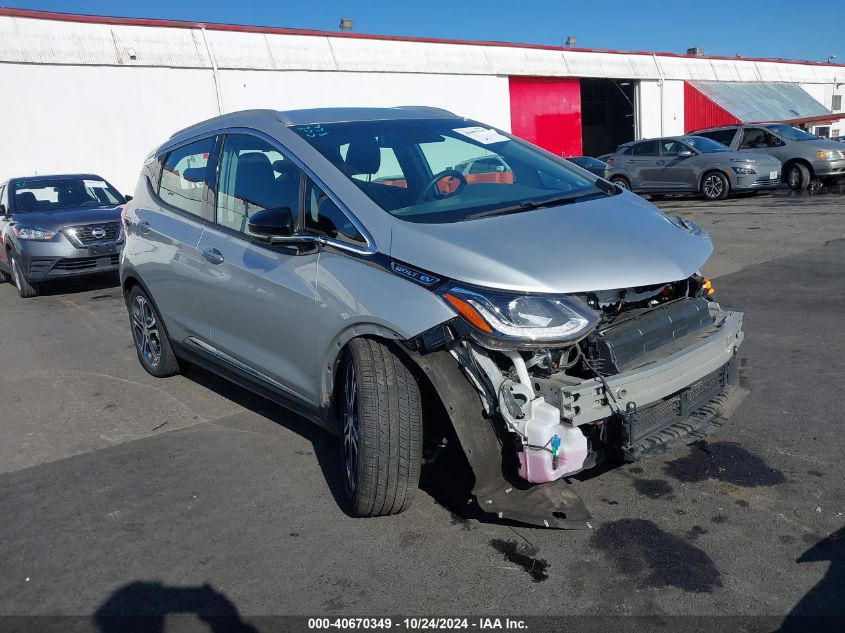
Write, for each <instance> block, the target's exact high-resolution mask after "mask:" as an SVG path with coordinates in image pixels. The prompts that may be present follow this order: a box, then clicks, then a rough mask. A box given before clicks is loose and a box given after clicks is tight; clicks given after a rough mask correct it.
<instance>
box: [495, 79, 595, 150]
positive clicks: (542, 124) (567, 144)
mask: <svg viewBox="0 0 845 633" xmlns="http://www.w3.org/2000/svg"><path fill="white" fill-rule="evenodd" d="M510 98H511V131H512V132H513V134H515V135H516V136H519V137H522V138H524V139H525V140H527V141H530V142H532V143H534V144H536V145H539V146H540V147H542V148H543V149H546V150H548V151H550V152H553V153H555V154H557V155H558V156H561V155H564V156H580V155H581V84H580V82H579V80H578V79H569V78H567V79H561V78H559V77H511V78H510Z"/></svg>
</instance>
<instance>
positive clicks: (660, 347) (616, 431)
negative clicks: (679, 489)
mask: <svg viewBox="0 0 845 633" xmlns="http://www.w3.org/2000/svg"><path fill="white" fill-rule="evenodd" d="M437 292H438V293H439V295H440V296H441V298H442V299H443V300H444V301H445V302H446V303H447V304H448V305H450V306H451V307H452V308H453V309H454V311H455V313H456V317H455V319H453V320H451V321H449V322H447V323H444V324H442V325H440V326H438V327H436V328H433V329H432V330H429V331H427V332H425V333H423V334H421V335H419V336H417V337H415V338H414V339H412V340H410V341H406V348H407V349H408V350H409V351H410V353H411V355H412V356H413V358H414V360H415V362H416V363H417V364H418V365H419V367H420V368H421V369H422V370H423V371H424V372H425V375H426V376H427V378H428V380H429V381H430V382H431V383H432V385H433V387H434V389H435V391H436V392H437V393H438V395H439V396H440V398H441V400H442V401H443V403H444V406H445V409H446V411H447V413H448V414H449V417H450V420H451V423H452V426H453V427H454V430H455V432H456V434H457V436H458V439H459V441H460V444H461V446H462V448H463V451H464V453H465V455H466V457H467V460H468V461H469V464H470V466H471V467H472V470H473V474H474V477H475V482H474V485H473V489H472V495H473V498H474V501H475V502H476V503H477V504H478V507H479V509H480V510H481V511H483V512H486V513H490V514H492V515H495V516H497V517H499V518H506V519H511V520H515V521H519V522H523V523H529V524H533V525H539V526H545V527H554V528H567V529H575V528H583V527H588V526H589V518H590V515H589V512H588V510H587V509H586V507H585V506H584V504H583V502H582V501H581V499H580V497H579V496H578V494H577V493H576V492H575V490H574V487H573V486H572V485H571V483H570V480H569V478H570V477H571V476H573V475H576V474H577V473H580V472H582V471H584V470H588V469H590V468H593V467H595V466H597V465H598V464H600V463H602V462H604V461H606V460H613V461H619V460H627V461H631V460H639V459H645V458H648V457H652V456H655V455H657V454H660V453H663V452H665V451H666V450H669V449H671V448H672V447H675V446H678V445H683V444H688V443H690V442H692V441H694V440H696V439H698V438H700V437H702V436H703V435H704V434H706V433H707V432H708V431H709V430H710V429H711V428H712V427H713V426H714V425H719V424H721V422H722V420H724V419H725V418H726V417H727V416H729V415H730V414H731V412H732V411H733V409H734V408H735V407H736V406H737V405H738V404H739V402H741V401H742V398H743V397H744V394H745V389H744V388H743V387H741V386H740V382H741V381H740V377H741V376H740V374H741V373H742V371H743V367H742V366H741V363H740V362H739V361H740V359H739V358H738V351H739V347H740V345H741V344H742V341H743V330H742V316H743V315H742V313H739V312H731V311H727V310H723V309H722V308H721V307H720V306H719V304H718V303H716V302H715V301H713V296H712V295H713V292H714V291H713V289H712V286H711V284H710V282H709V281H707V280H705V279H703V278H702V277H701V276H700V275H698V274H695V275H692V276H690V277H688V278H686V279H682V280H678V281H671V282H667V283H661V284H654V285H649V286H644V287H635V288H624V289H617V290H604V291H596V292H584V293H575V294H569V295H561V296H549V295H539V294H518V293H513V292H510V293H508V292H501V291H491V290H487V289H480V288H473V287H467V286H463V285H460V284H452V283H444V284H442V285H441V286H440V287H439V288H438V289H437Z"/></svg>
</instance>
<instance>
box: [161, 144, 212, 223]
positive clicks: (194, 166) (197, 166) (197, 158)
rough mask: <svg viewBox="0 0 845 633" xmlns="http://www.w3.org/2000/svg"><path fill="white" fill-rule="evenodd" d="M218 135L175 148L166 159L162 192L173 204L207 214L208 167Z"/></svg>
mask: <svg viewBox="0 0 845 633" xmlns="http://www.w3.org/2000/svg"><path fill="white" fill-rule="evenodd" d="M213 150H214V138H213V137H212V138H206V139H202V140H201V141H197V142H195V143H191V144H189V145H183V146H182V147H179V148H176V149H174V150H173V151H171V152H170V153H169V154H168V155H167V156H166V157H165V159H164V164H163V166H162V172H161V181H160V184H159V189H158V195H159V198H161V199H162V200H163V201H164V202H166V203H167V204H169V205H170V206H173V207H176V208H177V209H181V210H182V211H186V212H188V213H191V214H193V215H197V216H203V205H204V203H205V200H206V194H207V192H208V178H207V174H206V171H207V170H206V167H207V166H208V157H209V156H210V155H211V152H212V151H213Z"/></svg>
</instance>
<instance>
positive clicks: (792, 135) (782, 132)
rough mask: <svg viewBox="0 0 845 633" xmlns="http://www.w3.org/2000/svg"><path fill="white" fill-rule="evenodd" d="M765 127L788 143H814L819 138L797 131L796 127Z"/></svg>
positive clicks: (779, 124)
mask: <svg viewBox="0 0 845 633" xmlns="http://www.w3.org/2000/svg"><path fill="white" fill-rule="evenodd" d="M766 127H767V128H768V129H770V130H771V131H772V132H774V133H775V134H777V135H778V136H782V137H783V138H785V139H787V140H789V141H816V140H818V139H819V138H820V137H818V136H816V135H815V134H810V133H809V132H805V131H804V130H799V129H798V128H797V127H792V126H791V125H784V124H783V123H778V124H776V125H767V126H766Z"/></svg>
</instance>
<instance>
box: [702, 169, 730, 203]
mask: <svg viewBox="0 0 845 633" xmlns="http://www.w3.org/2000/svg"><path fill="white" fill-rule="evenodd" d="M730 190H731V185H730V183H729V182H728V179H727V178H726V177H725V174H723V173H721V172H718V171H711V172H709V173H707V174H704V178H702V179H701V193H702V195H704V197H705V198H707V199H708V200H724V199H725V198H727V197H728V192H729V191H730Z"/></svg>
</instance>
